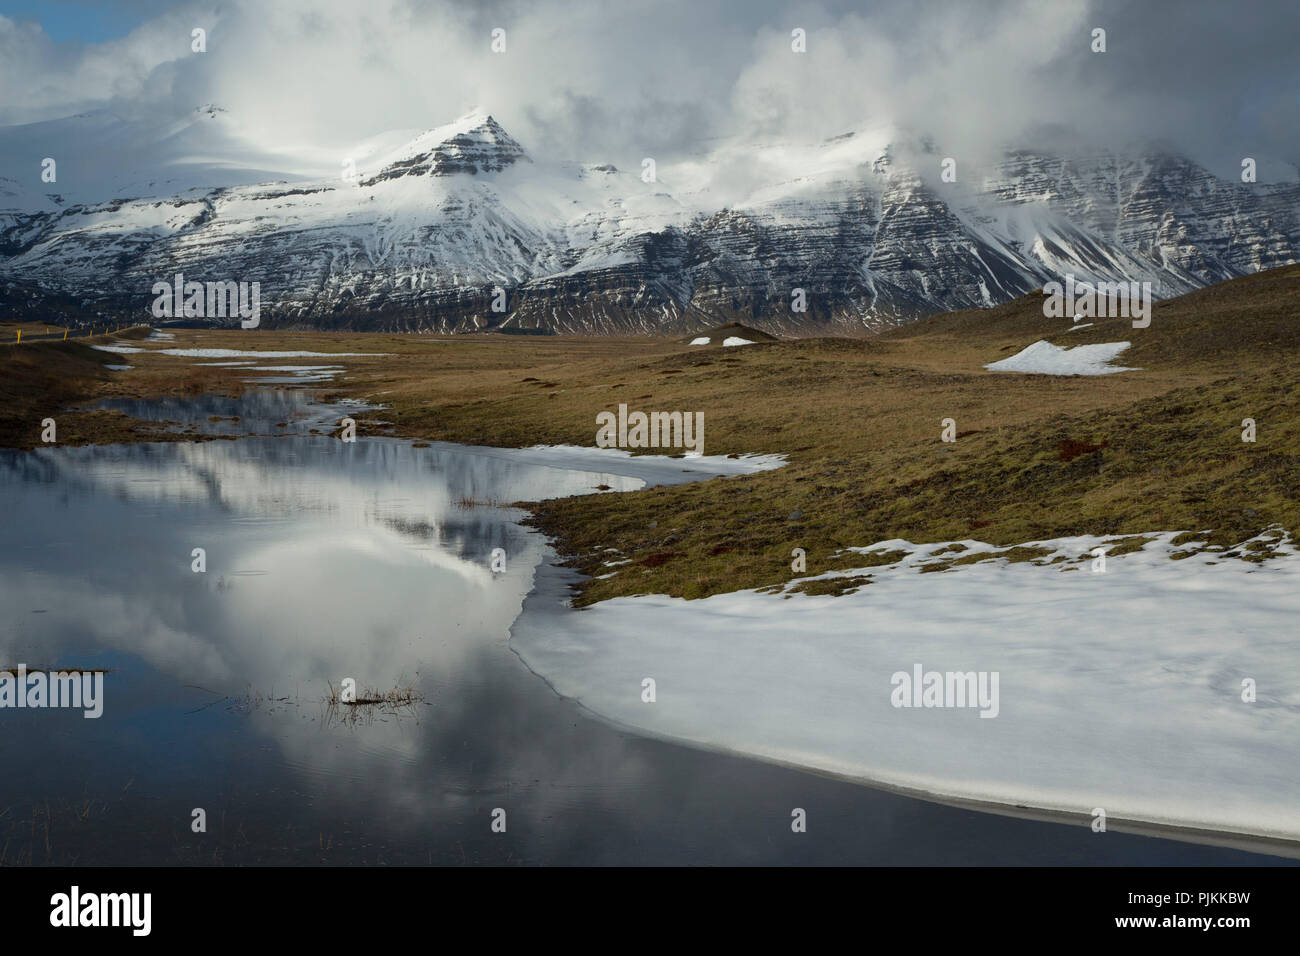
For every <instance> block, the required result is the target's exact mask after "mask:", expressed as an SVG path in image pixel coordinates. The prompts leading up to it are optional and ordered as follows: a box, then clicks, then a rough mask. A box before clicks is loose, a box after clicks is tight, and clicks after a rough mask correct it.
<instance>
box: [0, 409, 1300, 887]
mask: <svg viewBox="0 0 1300 956" xmlns="http://www.w3.org/2000/svg"><path fill="white" fill-rule="evenodd" d="M349 408H351V409H355V406H350V407H348V408H338V407H336V408H333V409H322V408H320V407H319V406H314V407H313V406H310V405H308V404H307V401H306V398H305V397H304V395H303V393H295V392H284V391H258V392H251V393H249V395H247V396H245V398H243V399H241V400H238V401H232V400H226V399H202V400H197V401H194V402H190V403H185V402H170V403H165V404H163V403H157V404H155V405H153V406H135V405H133V406H132V407H131V408H130V409H128V410H129V411H130V413H132V414H137V415H151V416H152V417H155V418H160V419H172V420H193V421H196V422H199V423H201V427H202V429H203V430H204V431H217V432H227V431H229V430H231V425H230V424H228V423H226V422H215V423H208V422H207V421H206V419H207V417H208V416H209V415H220V416H233V415H239V416H240V417H241V424H242V425H243V427H245V428H246V429H251V430H252V431H255V432H258V433H259V434H273V433H275V430H276V426H277V423H279V422H288V423H290V424H288V425H286V426H285V427H283V428H279V429H278V431H280V432H286V431H287V432H291V433H292V434H293V437H289V438H260V437H259V438H244V439H240V440H237V441H220V440H218V441H208V442H200V443H177V444H154V445H133V446H110V447H98V448H67V449H63V448H48V449H41V450H38V451H35V452H32V453H27V454H23V453H16V452H0V496H2V497H0V500H2V501H3V512H4V531H3V537H2V539H0V620H2V621H3V625H2V628H0V666H17V665H18V664H20V663H21V664H26V665H27V666H28V667H29V668H59V667H64V668H67V667H86V668H90V667H103V668H110V669H111V670H110V672H109V673H108V674H107V675H106V677H105V678H104V713H103V716H102V717H101V718H99V719H85V718H83V716H82V714H81V712H80V711H76V710H50V709H46V710H14V709H3V710H0V761H2V762H3V773H0V861H3V862H7V863H28V862H32V863H37V864H43V863H80V864H139V863H203V864H208V863H220V864H249V863H327V864H345V863H386V864H426V863H451V864H460V863H519V864H587V863H593V864H669V863H688V864H760V863H763V864H772V863H840V864H1064V863H1083V864H1116V863H1122V864H1184V865H1186V864H1260V863H1274V862H1290V861H1282V860H1279V859H1276V858H1273V857H1268V856H1261V855H1255V854H1250V853H1244V852H1240V851H1236V850H1228V849H1219V848H1213V847H1204V846H1197V845H1193V844H1187V843H1180V842H1175V841H1169V840H1161V839H1153V838H1147V837H1137V836H1130V835H1126V834H1122V833H1116V832H1112V833H1108V834H1105V835H1097V834H1093V833H1091V832H1090V831H1089V830H1088V829H1087V828H1086V827H1081V826H1065V825H1061V824H1054V823H1041V822H1033V821H1027V820H1019V819H1014V818H1009V817H1002V816H997V815H991V814H984V813H979V812H975V811H970V810H963V809H955V808H951V807H946V806H940V805H935V804H930V803H926V802H924V801H919V800H915V799H911V798H908V797H903V796H898V795H895V794H890V793H886V792H881V791H877V790H873V789H871V788H868V787H864V786H859V785H856V784H852V783H847V782H842V781H837V780H832V779H828V778H824V777H820V776H817V775H814V774H809V773H803V772H800V771H796V770H790V769H786V768H781V767H774V766H770V765H767V764H763V763H759V762H755V761H751V760H747V759H744V758H740V757H735V756H728V755H719V754H713V753H708V752H703V751H698V750H693V749H690V748H686V747H682V746H678V745H675V744H672V743H666V742H662V741H656V740H649V739H643V738H639V737H636V736H633V735H629V734H626V733H623V732H620V731H618V730H615V729H613V728H611V727H609V726H607V725H605V724H603V723H601V722H600V721H598V720H595V719H593V718H591V717H589V716H587V715H586V714H584V713H583V712H581V711H580V710H579V709H578V708H577V707H576V706H574V705H573V704H572V703H571V702H569V701H566V700H563V699H561V698H559V697H557V696H556V695H555V694H554V693H553V692H552V691H551V690H550V688H549V687H548V686H547V685H546V684H545V683H544V682H543V681H541V680H540V679H539V678H537V677H536V676H534V675H533V674H532V673H530V672H529V671H528V670H527V669H526V668H525V667H524V666H523V665H522V664H521V663H520V661H519V660H518V658H517V657H516V656H515V655H514V654H513V653H512V652H511V650H510V647H509V643H508V634H509V628H510V625H511V623H512V622H513V620H514V618H515V616H516V615H517V614H518V613H519V610H520V606H521V603H522V601H523V598H524V596H525V595H526V594H527V592H528V590H529V589H530V587H531V585H532V580H533V570H534V568H535V567H536V566H537V564H538V563H539V562H541V561H543V560H544V559H545V558H546V556H547V552H546V549H545V542H544V540H543V539H542V538H541V536H540V535H537V534H535V533H532V532H530V531H528V530H527V529H525V528H522V527H520V526H519V525H518V524H517V523H516V521H517V519H518V518H519V516H520V512H518V511H516V510H513V509H511V508H509V507H507V505H508V504H509V503H510V502H514V501H519V500H528V499H536V498H540V497H546V496H551V495H564V494H583V493H588V492H589V491H591V490H592V489H593V488H594V487H595V486H597V485H601V484H604V485H608V486H610V488H611V489H613V491H611V492H610V493H616V492H617V491H619V490H630V489H633V488H636V487H639V486H640V484H641V482H640V481H639V480H637V479H633V478H627V477H620V476H616V475H611V474H600V473H596V472H592V471H580V470H569V469H564V468H557V467H551V466H545V465H542V464H537V463H530V462H529V461H527V460H525V458H523V457H519V456H514V455H513V454H512V453H509V452H501V451H494V450H482V449H449V448H448V447H446V446H437V447H431V448H414V447H412V446H411V445H410V444H409V443H407V442H402V441H397V440H391V439H369V440H367V439H362V440H360V441H358V442H356V443H355V444H346V443H343V442H340V441H337V440H335V439H331V438H326V437H321V436H317V435H312V434H310V429H311V428H312V427H318V428H320V427H332V425H333V424H334V423H336V422H337V421H338V419H339V418H340V417H342V415H344V414H347V413H348V411H349ZM254 426H255V427H254ZM195 548H203V549H205V551H206V565H207V570H206V571H205V572H204V573H196V572H194V571H193V570H191V563H192V561H193V558H192V552H193V549H195ZM494 548H501V549H503V550H504V551H505V553H506V556H507V557H506V562H507V565H506V570H505V572H504V573H499V574H495V573H493V572H492V570H491V569H490V560H491V553H492V550H493V549H494ZM345 677H351V678H353V679H354V680H355V681H356V682H357V685H358V686H359V687H361V688H367V687H373V688H376V689H378V690H381V691H384V690H388V689H391V688H393V687H396V686H406V685H409V686H411V687H412V688H413V689H414V691H415V692H417V693H418V695H420V697H421V699H420V700H418V701H416V702H415V703H413V704H411V705H408V706H391V707H366V708H349V707H337V706H335V707H331V706H330V705H329V704H328V703H327V702H326V699H325V698H326V697H327V695H328V694H329V691H330V683H331V682H332V683H333V684H334V685H335V686H338V685H339V683H340V681H341V680H342V679H343V678H345ZM793 807H802V808H804V809H805V810H806V811H807V814H808V831H807V832H806V833H802V834H795V833H792V832H791V829H790V811H791V808H793ZM195 808H202V809H203V810H205V811H206V818H207V832H206V833H195V832H193V831H192V829H191V820H192V811H193V810H194V809H195ZM497 808H500V809H503V810H504V811H505V819H506V832H504V833H494V832H493V831H492V827H491V824H492V819H493V811H494V810H495V809H497Z"/></svg>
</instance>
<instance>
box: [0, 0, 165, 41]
mask: <svg viewBox="0 0 1300 956" xmlns="http://www.w3.org/2000/svg"><path fill="white" fill-rule="evenodd" d="M159 6H160V4H156V3H139V2H131V0H125V2H113V0H0V13H2V14H4V15H5V16H7V17H9V18H10V19H11V20H34V21H36V22H37V23H39V24H40V25H41V27H42V28H43V29H44V30H45V33H46V35H48V36H49V38H50V39H51V40H53V41H54V42H56V43H68V42H80V43H101V42H103V41H104V40H113V39H117V38H118V37H124V36H126V35H127V34H128V33H130V32H131V31H132V30H133V29H135V28H136V27H137V26H139V25H140V24H141V23H142V22H144V20H145V19H146V18H147V17H148V16H149V15H150V14H151V13H155V12H157V10H158V8H159Z"/></svg>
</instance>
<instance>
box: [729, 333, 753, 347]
mask: <svg viewBox="0 0 1300 956" xmlns="http://www.w3.org/2000/svg"><path fill="white" fill-rule="evenodd" d="M722 344H723V345H753V344H754V343H753V342H751V341H750V340H749V339H742V338H741V337H740V336H738V335H729V336H727V338H725V339H723V340H722Z"/></svg>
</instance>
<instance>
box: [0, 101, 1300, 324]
mask: <svg viewBox="0 0 1300 956" xmlns="http://www.w3.org/2000/svg"><path fill="white" fill-rule="evenodd" d="M928 162H929V159H928V157H922V159H921V160H915V159H914V160H912V161H910V163H908V162H901V161H899V160H898V159H897V158H896V157H895V156H894V155H893V154H892V153H891V151H890V150H889V149H884V150H882V151H880V153H879V155H877V156H875V157H874V158H873V159H870V160H869V161H866V162H861V163H858V164H856V165H853V166H851V167H848V168H846V169H845V170H844V172H843V174H842V175H837V176H835V177H832V178H830V179H828V180H825V181H823V182H820V183H819V184H818V185H817V188H816V189H811V190H809V191H807V192H803V193H794V194H789V193H787V194H781V193H780V191H779V190H778V191H777V192H775V193H773V194H772V195H773V197H774V198H771V199H768V200H764V201H752V202H747V203H745V204H743V205H740V206H737V207H736V208H723V209H715V210H707V209H705V210H701V209H699V208H698V207H697V208H688V207H687V206H684V205H682V204H680V203H678V202H677V201H676V200H675V199H673V198H672V197H671V195H668V194H666V193H664V192H663V189H664V188H665V187H662V186H659V185H655V184H645V183H643V182H642V181H641V180H640V178H639V177H637V176H636V175H634V174H629V173H623V172H620V171H619V170H618V169H617V168H615V167H614V166H611V165H607V164H606V165H600V166H574V165H567V166H541V165H539V164H534V163H533V162H532V161H531V160H530V159H529V158H528V156H527V155H526V154H525V152H524V150H523V149H522V147H521V146H520V145H519V144H518V143H517V142H515V141H514V140H513V139H512V138H511V137H510V136H509V135H508V134H507V133H506V132H505V131H504V130H503V129H502V128H501V127H500V125H499V124H497V123H496V121H495V120H493V119H492V118H491V117H486V118H482V117H481V116H479V117H475V118H473V119H472V120H470V121H467V122H465V123H464V124H462V125H461V126H460V127H459V128H454V129H452V130H451V131H450V132H447V131H445V130H444V131H440V132H439V133H438V134H437V135H433V134H425V136H422V137H419V138H417V139H416V140H415V141H413V142H412V143H411V144H410V146H409V148H408V149H407V151H406V152H405V154H399V155H398V157H397V158H395V159H391V160H389V161H387V162H386V163H385V164H384V165H383V166H382V168H380V169H378V170H377V171H375V172H374V173H373V174H372V175H370V176H368V177H365V178H360V177H359V178H358V183H357V184H356V185H349V184H340V183H338V182H321V183H309V184H298V185H294V186H289V185H286V184H284V183H279V184H268V185H262V186H240V187H232V188H227V189H214V190H191V191H189V192H187V193H184V194H182V195H178V196H176V197H174V198H172V199H169V200H167V201H158V200H132V199H114V200H112V201H110V202H104V203H98V204H92V205H75V206H71V207H67V208H64V207H61V206H58V205H57V204H48V206H47V208H45V209H42V210H37V211H32V210H21V211H16V210H5V209H0V284H3V283H6V282H7V283H10V284H11V285H13V286H15V287H18V286H20V287H21V288H22V290H23V293H22V301H23V302H24V304H25V308H26V309H28V310H31V309H33V308H37V307H38V305H39V301H40V299H41V296H45V297H47V298H48V299H49V301H50V302H52V303H53V302H57V303H58V305H59V308H60V310H61V314H74V313H76V312H77V311H78V310H84V311H85V312H86V313H88V314H107V315H113V316H116V317H120V318H122V319H124V320H133V321H139V320H141V319H145V318H147V316H148V307H149V305H150V303H151V302H152V299H153V296H152V294H151V288H152V286H153V283H155V282H158V281H170V280H171V279H172V277H173V276H174V275H175V274H176V273H183V274H184V275H185V276H186V278H187V279H192V280H196V281H210V280H222V281H224V280H239V281H257V282H259V283H260V285H261V302H262V322H263V325H265V326H277V325H279V326H304V327H323V328H358V329H359V328H368V329H381V330H391V331H430V332H458V331H475V330H483V329H496V328H500V329H504V330H509V331H529V330H535V331H541V332H564V333H590V334H627V333H644V334H684V333H689V332H693V331H696V330H700V329H705V328H709V327H712V326H716V325H718V324H720V323H723V322H728V321H738V322H743V323H745V324H747V325H750V326H754V327H756V328H759V329H762V330H764V331H768V332H772V333H777V334H780V333H787V334H789V333H799V334H810V333H812V334H816V333H844V332H862V331H871V330H876V329H881V328H885V327H888V326H891V325H895V324H898V323H901V322H906V321H908V320H909V319H913V318H918V317H921V316H924V315H929V314H933V313H935V312H941V311H947V310H951V309H961V308H972V307H980V306H987V305H993V304H996V303H998V302H1002V301H1006V300H1007V299H1010V298H1013V297H1015V296H1018V295H1021V294H1024V293H1025V292H1029V291H1032V290H1033V289H1036V288H1039V287H1041V286H1042V285H1043V284H1044V283H1045V282H1047V281H1051V280H1053V279H1060V278H1062V277H1063V276H1064V275H1065V274H1067V273H1073V274H1075V275H1076V276H1078V277H1080V278H1100V279H1106V280H1135V281H1142V280H1147V281H1151V282H1152V284H1153V287H1154V288H1155V291H1156V294H1157V295H1158V296H1161V297H1163V296H1169V295H1177V294H1181V293H1183V292H1186V291H1190V290H1191V289H1194V288H1197V287H1199V286H1202V285H1206V284H1209V283H1212V282H1218V281H1221V280H1223V279H1227V278H1231V277H1234V276H1239V275H1244V274H1246V273H1249V272H1254V271H1258V270H1261V269H1268V268H1273V267H1276V266H1280V265H1285V264H1288V263H1293V262H1296V261H1300V185H1297V184H1284V185H1261V184H1244V183H1238V182H1229V181H1224V180H1220V179H1217V178H1215V177H1214V176H1212V175H1211V174H1210V173H1208V172H1207V171H1205V170H1204V169H1201V168H1200V167H1198V166H1196V165H1195V164H1193V163H1191V162H1189V161H1187V160H1186V159H1183V158H1181V157H1177V156H1172V155H1168V154H1165V153H1151V154H1148V155H1145V156H1140V157H1136V158H1123V157H1116V156H1113V155H1109V154H1097V155H1093V156H1082V157H1075V158H1072V159H1062V158H1059V157H1053V156H1045V155H1040V154H1036V153H1030V152H1026V151H1015V152H1010V153H1007V154H1006V155H1005V156H1004V157H1003V159H1002V160H1001V161H1000V162H999V163H998V164H997V165H995V166H994V167H992V168H989V169H987V170H984V171H983V172H981V173H980V174H978V175H977V176H976V177H974V179H973V180H972V181H971V182H963V183H962V184H961V185H960V186H956V185H954V184H947V183H943V182H941V181H939V180H937V179H926V178H925V177H924V176H922V175H921V174H920V173H919V172H918V171H917V169H918V167H922V168H928V165H927V164H928ZM0 198H2V196H0ZM647 204H648V205H647ZM497 290H500V291H499V292H498V291H497Z"/></svg>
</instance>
